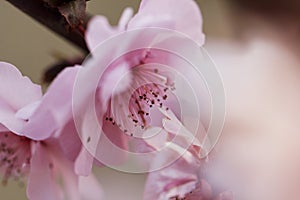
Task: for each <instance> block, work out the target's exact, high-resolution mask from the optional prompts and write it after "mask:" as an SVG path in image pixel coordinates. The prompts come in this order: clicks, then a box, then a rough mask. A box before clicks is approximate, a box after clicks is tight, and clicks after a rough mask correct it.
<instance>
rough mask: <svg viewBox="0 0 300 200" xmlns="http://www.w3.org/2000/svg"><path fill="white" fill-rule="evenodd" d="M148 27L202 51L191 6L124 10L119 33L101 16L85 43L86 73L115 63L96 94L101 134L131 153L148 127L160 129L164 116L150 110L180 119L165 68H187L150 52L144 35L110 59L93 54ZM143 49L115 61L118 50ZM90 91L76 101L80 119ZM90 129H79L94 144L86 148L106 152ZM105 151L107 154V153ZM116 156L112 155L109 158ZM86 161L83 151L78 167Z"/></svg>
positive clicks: (157, 4)
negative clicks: (168, 32) (87, 52)
mask: <svg viewBox="0 0 300 200" xmlns="http://www.w3.org/2000/svg"><path fill="white" fill-rule="evenodd" d="M149 27H155V28H161V29H169V30H173V31H178V32H181V33H183V34H185V35H186V36H187V37H189V38H191V39H193V40H195V41H196V42H197V43H198V44H199V45H202V44H203V43H204V34H203V33H202V17H201V13H200V11H199V9H198V7H197V4H196V3H195V2H194V1H192V0H178V1H173V0H163V1H161V0H151V1H149V0H144V1H142V2H141V5H140V8H139V11H138V13H137V14H136V15H135V16H133V11H132V10H131V9H129V8H128V9H126V10H125V11H124V13H123V15H122V17H121V19H120V21H119V25H118V26H117V27H111V26H110V25H109V23H108V21H107V19H106V18H105V17H103V16H97V17H94V18H93V19H92V20H91V21H90V23H89V26H88V30H87V32H86V42H87V44H88V46H89V48H90V50H91V52H92V58H91V59H90V60H89V61H88V62H87V64H86V65H87V66H86V67H85V68H88V67H89V66H102V65H101V64H100V63H99V62H102V61H103V60H108V61H111V62H112V63H111V65H110V66H108V68H107V69H106V66H103V67H102V69H101V70H102V71H103V73H104V74H103V77H101V79H100V81H99V86H98V90H97V94H96V95H97V99H96V103H98V106H97V105H96V109H98V108H99V110H97V117H98V118H99V122H100V125H101V126H102V128H103V127H104V128H103V129H106V130H105V131H104V134H105V135H106V136H107V137H108V138H110V140H111V141H112V143H114V144H115V145H116V146H118V147H119V148H120V149H123V150H125V151H126V150H127V149H128V147H127V143H128V141H129V142H130V141H132V140H134V139H132V137H137V138H138V137H141V136H142V135H143V133H144V130H145V129H147V128H148V127H149V126H150V124H151V125H155V124H156V123H158V124H159V123H161V120H160V117H159V116H160V115H161V114H160V113H159V112H156V111H155V110H156V109H152V108H161V109H164V110H169V109H172V110H173V112H175V113H176V114H178V115H179V112H180V111H179V110H178V108H176V107H177V105H178V102H177V100H176V97H175V95H174V94H173V92H172V91H173V90H175V88H176V84H177V83H175V80H174V71H172V69H171V70H170V69H168V68H164V67H163V66H162V65H168V66H171V67H174V69H178V68H181V69H180V70H179V71H181V72H182V71H184V66H185V65H186V64H182V61H178V58H171V57H170V55H168V54H166V53H165V52H163V51H159V50H153V49H151V44H152V43H153V41H154V39H155V38H153V37H148V36H144V35H143V33H141V34H139V35H137V37H135V38H131V39H129V40H127V41H125V44H116V46H115V49H114V50H112V51H109V50H108V52H107V53H106V54H97V51H93V50H96V47H97V46H98V45H99V44H101V43H102V42H103V41H105V40H106V39H108V38H110V37H112V36H114V35H116V34H118V33H124V32H127V31H130V30H136V29H138V28H149ZM158 35H159V33H158ZM156 39H157V38H156ZM161 42H162V43H166V44H168V45H174V46H175V47H176V48H186V46H184V45H185V44H181V43H180V42H178V41H177V42H176V41H172V38H171V39H170V40H169V38H167V39H165V40H163V41H161ZM140 43H146V44H147V45H148V47H149V48H148V49H146V50H145V49H142V50H136V51H132V52H130V53H128V54H126V55H124V56H123V57H122V58H121V59H118V60H114V56H115V53H116V51H118V50H119V49H122V48H123V49H128V50H132V49H134V47H135V46H136V44H140ZM191 53H192V52H191ZM153 63H155V64H153ZM185 70H187V69H185ZM91 73H93V72H92V71H90V72H86V75H85V77H84V80H85V81H86V82H89V81H90V76H91ZM158 83H159V84H158ZM91 88H92V86H86V87H85V88H84V90H85V91H84V92H83V93H82V94H81V95H80V97H78V98H80V100H78V102H82V105H81V109H80V108H79V109H78V110H77V111H76V112H78V114H79V113H80V112H84V111H82V109H84V108H86V107H88V105H87V103H86V98H88V97H87V96H86V95H87V94H88V91H90V90H91ZM91 93H92V91H91ZM91 123H93V122H88V121H86V122H83V123H81V125H80V129H81V130H85V131H83V132H84V133H83V135H85V136H83V137H84V138H85V139H84V140H88V141H90V140H92V141H93V142H92V143H91V142H87V145H94V146H97V147H98V146H99V147H101V146H104V145H105V143H106V142H103V140H104V139H103V137H101V140H100V141H99V143H97V142H94V140H98V139H99V137H100V136H98V139H97V136H95V134H94V135H93V133H91V131H90V130H89V127H94V126H93V125H91ZM108 124H110V125H108ZM112 125H113V126H112ZM156 125H157V124H156ZM105 127H106V128H105ZM104 138H105V137H104ZM136 142H137V140H135V143H136ZM140 142H143V141H140ZM88 143H90V144H88ZM97 147H93V148H94V149H96V148H97ZM102 150H103V151H105V150H104V148H102ZM97 151H98V149H97ZM106 151H107V150H106ZM137 151H139V150H137ZM112 154H113V153H112V152H110V155H112ZM113 157H114V158H115V160H119V161H121V160H122V159H124V158H123V157H124V155H121V154H118V153H116V154H114V156H113ZM87 161H89V162H93V158H92V156H91V155H90V154H89V153H88V152H87V151H86V150H84V149H83V150H82V151H81V154H80V156H79V158H78V160H77V163H78V166H83V165H82V164H80V163H83V162H84V163H88V162H87ZM90 166H91V165H90ZM77 169H78V172H79V173H80V174H88V173H89V171H90V169H91V167H89V168H86V167H85V168H81V167H78V168H77Z"/></svg>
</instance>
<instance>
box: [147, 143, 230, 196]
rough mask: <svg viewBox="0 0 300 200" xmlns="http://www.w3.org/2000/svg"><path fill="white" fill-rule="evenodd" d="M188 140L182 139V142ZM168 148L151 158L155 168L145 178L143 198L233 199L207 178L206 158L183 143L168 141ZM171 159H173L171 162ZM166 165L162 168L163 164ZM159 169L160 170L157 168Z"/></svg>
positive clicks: (152, 167)
mask: <svg viewBox="0 0 300 200" xmlns="http://www.w3.org/2000/svg"><path fill="white" fill-rule="evenodd" d="M184 142H186V140H184V139H183V140H182V141H181V144H182V143H184ZM167 145H168V147H167V148H168V149H167V150H165V151H163V152H161V153H160V154H157V157H155V158H154V159H153V160H152V161H151V163H152V164H151V168H150V169H152V170H153V171H152V172H150V173H149V175H148V179H147V181H146V186H145V191H144V198H143V199H144V200H151V199H157V200H165V199H170V200H179V199H180V200H181V199H182V200H183V199H184V200H232V199H233V198H232V194H231V193H230V192H227V191H226V192H218V191H213V187H212V186H211V185H210V184H209V183H208V181H207V180H206V178H205V163H206V162H207V161H206V160H204V159H199V158H198V157H197V156H196V155H195V154H193V153H192V152H190V150H191V149H190V150H189V151H186V149H184V148H182V147H181V146H180V145H178V144H176V143H173V142H170V143H167ZM169 161H173V163H172V164H171V165H167V164H169ZM163 166H166V167H164V168H162V169H161V167H163ZM157 169H159V170H157Z"/></svg>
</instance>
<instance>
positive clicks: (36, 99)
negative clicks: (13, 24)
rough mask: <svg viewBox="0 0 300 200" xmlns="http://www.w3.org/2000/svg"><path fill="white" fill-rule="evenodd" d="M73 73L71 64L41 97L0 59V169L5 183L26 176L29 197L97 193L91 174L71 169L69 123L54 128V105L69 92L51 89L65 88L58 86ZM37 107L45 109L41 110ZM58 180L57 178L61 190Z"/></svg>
mask: <svg viewBox="0 0 300 200" xmlns="http://www.w3.org/2000/svg"><path fill="white" fill-rule="evenodd" d="M76 71H77V69H76V68H73V69H67V70H65V71H64V72H62V74H61V75H59V77H58V78H57V79H56V80H55V81H54V83H53V84H52V85H51V86H50V89H49V91H48V92H47V94H46V95H45V96H44V97H42V92H41V88H40V86H38V85H35V84H33V83H32V82H31V81H30V80H29V79H28V78H27V77H23V76H22V75H21V73H20V72H19V71H18V70H17V69H16V68H15V67H14V66H12V65H10V64H8V63H4V62H0V80H1V85H0V102H1V103H0V110H1V112H0V113H1V114H0V115H1V116H0V145H1V146H0V160H1V164H0V169H1V172H3V173H4V182H6V181H7V180H8V179H9V178H17V179H27V177H28V186H27V196H28V198H29V199H30V200H41V199H43V200H45V199H49V200H53V199H58V200H59V199H66V198H67V199H75V200H76V199H78V200H79V199H80V200H81V199H87V200H88V199H90V200H92V199H97V197H96V196H95V195H96V194H97V192H95V191H93V193H92V192H90V189H91V188H94V189H95V188H96V189H97V190H98V192H99V193H101V189H100V188H99V185H98V183H97V182H96V180H95V178H94V177H93V176H90V177H87V178H83V177H78V176H77V175H76V174H75V172H74V169H73V168H74V162H73V160H74V159H75V154H76V152H77V154H78V152H79V148H80V146H79V147H78V145H80V143H78V142H80V140H79V139H78V138H76V132H74V130H75V128H73V130H72V131H71V130H68V124H67V125H66V126H65V127H58V126H54V127H53V125H54V120H55V119H56V118H55V117H57V116H55V115H54V114H55V113H57V111H54V110H53V109H55V106H58V105H59V104H60V100H61V99H63V100H62V101H64V100H66V99H65V97H66V96H67V93H68V91H66V93H62V94H61V96H59V95H58V93H55V94H52V92H56V91H55V89H56V88H57V86H60V87H61V88H64V86H62V85H61V84H63V83H65V84H67V83H68V81H70V77H72V76H71V75H72V74H74V73H75V72H76ZM71 79H72V78H71ZM73 79H74V76H73ZM67 85H68V84H67ZM69 93H70V94H71V92H69ZM64 95H66V96H64ZM51 97H52V99H51ZM54 97H56V100H55V99H54ZM49 99H51V102H52V103H49V101H50V100H49ZM47 102H48V103H47ZM41 106H42V107H43V109H46V110H47V112H44V113H43V112H42V110H43V109H42V108H41ZM51 108H52V109H51ZM60 111H61V113H64V112H63V110H60ZM36 116H38V117H36ZM47 116H48V117H47ZM40 119H42V120H40ZM67 149H68V151H66V150H67ZM76 149H77V150H76ZM72 159H73V160H72ZM58 180H62V182H61V184H62V186H63V187H64V189H65V190H64V191H63V190H61V185H60V184H59V183H58ZM91 186H92V187H91ZM99 193H98V195H97V196H98V197H99ZM100 195H101V194H100Z"/></svg>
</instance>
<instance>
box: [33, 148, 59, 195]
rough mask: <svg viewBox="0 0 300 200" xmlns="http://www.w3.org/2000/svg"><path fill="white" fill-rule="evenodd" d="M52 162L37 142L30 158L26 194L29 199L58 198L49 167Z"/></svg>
mask: <svg viewBox="0 0 300 200" xmlns="http://www.w3.org/2000/svg"><path fill="white" fill-rule="evenodd" d="M52 164H53V163H52ZM52 164H51V160H50V157H49V155H48V152H47V150H46V149H45V148H44V147H43V146H42V145H41V144H39V143H37V144H36V145H35V150H34V153H33V156H32V159H31V164H30V166H31V167H30V174H29V180H28V187H27V196H28V198H29V199H30V200H53V199H59V192H58V187H57V185H55V180H54V177H53V171H52V169H51V165H52Z"/></svg>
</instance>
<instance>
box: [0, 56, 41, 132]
mask: <svg viewBox="0 0 300 200" xmlns="http://www.w3.org/2000/svg"><path fill="white" fill-rule="evenodd" d="M0 81H1V84H0V123H1V124H2V125H4V126H5V127H7V128H8V129H9V130H11V131H12V132H14V133H16V134H20V132H21V129H22V127H23V124H24V121H23V120H21V119H18V118H17V117H16V116H15V113H16V112H17V111H18V110H19V109H21V108H23V107H25V106H27V105H28V104H31V103H33V102H35V101H38V100H39V99H40V98H41V97H42V91H41V87H40V86H38V85H36V84H33V83H32V82H31V81H30V79H29V78H27V77H24V76H22V74H21V72H20V71H19V70H18V69H17V68H16V67H15V66H13V65H11V64H9V63H5V62H0Z"/></svg>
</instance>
